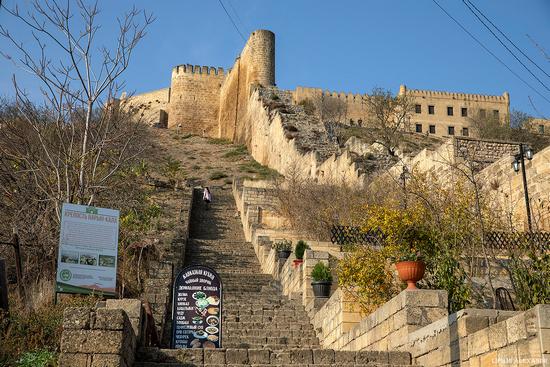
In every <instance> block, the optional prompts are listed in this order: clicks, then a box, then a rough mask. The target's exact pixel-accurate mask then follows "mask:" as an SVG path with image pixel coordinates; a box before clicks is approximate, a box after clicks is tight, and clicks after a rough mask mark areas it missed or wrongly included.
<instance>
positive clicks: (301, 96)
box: [292, 87, 368, 124]
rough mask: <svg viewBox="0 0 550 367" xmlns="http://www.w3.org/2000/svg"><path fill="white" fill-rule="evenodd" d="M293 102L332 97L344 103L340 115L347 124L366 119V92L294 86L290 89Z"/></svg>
mask: <svg viewBox="0 0 550 367" xmlns="http://www.w3.org/2000/svg"><path fill="white" fill-rule="evenodd" d="M292 95H293V98H292V100H293V103H295V104H299V103H301V102H303V101H305V100H310V101H314V100H319V99H321V98H334V99H337V100H339V101H342V102H343V103H344V104H345V105H346V111H345V114H344V116H342V122H343V123H347V124H358V123H359V121H360V120H361V123H363V122H366V119H367V114H368V111H367V103H366V99H367V98H368V95H367V94H353V93H344V92H334V91H326V90H323V89H321V88H308V87H296V89H295V90H294V91H292Z"/></svg>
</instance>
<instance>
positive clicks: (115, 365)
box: [58, 299, 146, 367]
mask: <svg viewBox="0 0 550 367" xmlns="http://www.w3.org/2000/svg"><path fill="white" fill-rule="evenodd" d="M142 320H143V312H142V308H141V301H139V300H131V299H126V300H109V301H107V302H106V303H105V304H102V305H100V306H99V307H96V308H92V309H90V308H87V307H71V308H67V309H65V311H64V313H63V333H62V335H61V352H60V355H59V361H58V365H59V367H132V366H133V363H134V355H135V352H136V348H137V346H138V344H139V342H140V337H141V335H143V333H142V330H143V328H145V327H146V325H145V322H142Z"/></svg>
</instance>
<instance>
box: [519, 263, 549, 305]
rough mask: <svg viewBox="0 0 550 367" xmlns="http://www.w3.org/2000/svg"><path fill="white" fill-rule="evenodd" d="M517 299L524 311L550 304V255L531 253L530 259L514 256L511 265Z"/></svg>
mask: <svg viewBox="0 0 550 367" xmlns="http://www.w3.org/2000/svg"><path fill="white" fill-rule="evenodd" d="M510 270H511V273H512V281H513V283H514V288H515V291H516V299H517V302H518V303H519V306H520V308H521V309H522V310H527V309H529V308H531V307H534V306H535V305H537V304H550V287H549V286H548V279H550V254H548V253H542V254H536V253H535V252H530V253H529V254H528V259H524V258H522V257H520V256H517V255H513V256H512V259H511V263H510Z"/></svg>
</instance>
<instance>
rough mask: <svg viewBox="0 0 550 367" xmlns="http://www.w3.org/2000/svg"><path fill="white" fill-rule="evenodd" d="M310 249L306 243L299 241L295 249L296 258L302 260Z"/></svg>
mask: <svg viewBox="0 0 550 367" xmlns="http://www.w3.org/2000/svg"><path fill="white" fill-rule="evenodd" d="M308 248H309V246H308V244H307V243H306V242H305V241H303V240H300V241H298V243H296V247H295V248H294V254H295V255H296V258H297V259H300V260H301V259H303V258H304V253H305V252H306V250H307V249H308Z"/></svg>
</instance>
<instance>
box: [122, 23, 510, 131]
mask: <svg viewBox="0 0 550 367" xmlns="http://www.w3.org/2000/svg"><path fill="white" fill-rule="evenodd" d="M274 85H275V35H274V34H273V33H272V32H270V31H267V30H257V31H254V32H252V34H251V35H250V37H249V39H248V41H247V43H246V45H245V46H244V48H243V50H242V52H241V53H240V55H239V57H237V59H236V60H235V62H234V64H233V66H232V68H230V69H229V70H228V71H227V72H224V69H223V68H220V67H212V66H199V65H196V66H193V65H189V64H188V65H179V66H176V67H175V68H174V69H173V70H172V78H171V85H170V88H165V89H162V90H161V91H159V92H162V96H161V97H162V98H159V95H158V94H157V93H156V92H150V93H144V94H140V95H135V96H133V97H131V102H132V104H133V105H137V106H142V105H148V106H150V108H149V111H148V112H147V115H148V117H147V119H146V120H147V122H162V120H163V119H164V120H165V116H164V114H165V113H168V127H177V126H179V125H181V129H182V130H183V131H184V132H188V133H192V134H201V135H206V136H210V137H216V138H226V139H230V140H234V141H239V142H246V140H245V139H244V136H243V135H242V133H243V128H244V125H243V117H244V116H245V114H246V110H247V104H248V99H249V97H250V94H251V92H252V91H253V89H254V88H256V87H258V86H261V87H270V86H274ZM286 92H288V93H289V94H290V95H291V96H292V102H293V103H294V104H298V103H300V102H302V101H304V100H306V99H313V98H317V97H319V96H324V97H327V98H328V97H330V98H337V99H339V100H342V101H344V102H345V104H346V106H347V111H346V114H345V116H344V118H343V120H344V121H343V122H346V123H354V124H357V123H358V122H359V121H361V122H362V123H363V124H365V123H366V121H367V120H368V116H367V113H368V112H367V105H366V100H367V98H369V97H368V95H367V94H352V93H342V92H333V91H325V90H323V89H320V88H307V87H297V88H296V89H295V90H290V91H286ZM399 94H408V95H411V96H412V97H413V98H414V100H415V101H416V104H417V105H418V106H419V107H418V108H419V109H418V110H417V111H418V112H417V113H414V114H413V115H412V116H411V119H410V124H409V127H408V128H410V129H411V131H416V128H417V124H418V125H421V127H420V129H419V131H418V132H422V133H428V134H429V133H430V125H432V126H433V129H434V130H432V131H433V132H432V134H434V135H438V136H449V135H452V134H450V131H449V127H453V128H454V135H458V136H464V135H466V136H472V135H473V134H474V131H472V129H471V125H472V123H471V118H472V117H474V116H475V115H476V114H478V113H480V112H483V113H485V114H486V115H487V116H493V115H494V114H497V115H498V118H499V119H501V120H502V121H504V120H505V119H506V118H507V116H508V115H509V105H510V97H509V94H508V93H507V92H504V93H503V95H502V96H490V95H480V94H465V93H449V92H437V91H428V90H417V89H408V88H407V87H406V86H405V85H401V86H400V88H399ZM158 101H160V102H158ZM430 106H431V107H430ZM448 107H452V115H449V113H450V111H448ZM463 109H465V110H463ZM495 111H498V112H495ZM463 113H464V114H465V116H463ZM155 115H156V118H155ZM463 128H467V129H468V131H464V130H463Z"/></svg>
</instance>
